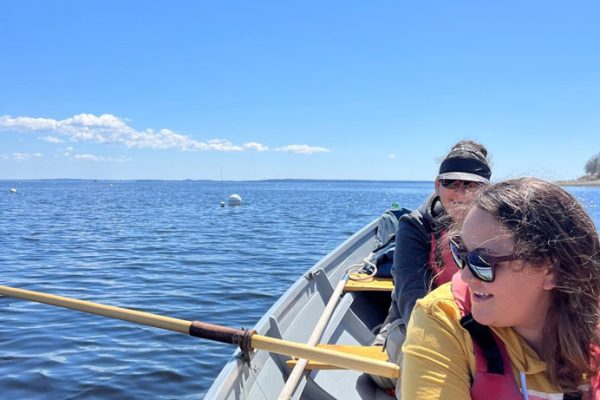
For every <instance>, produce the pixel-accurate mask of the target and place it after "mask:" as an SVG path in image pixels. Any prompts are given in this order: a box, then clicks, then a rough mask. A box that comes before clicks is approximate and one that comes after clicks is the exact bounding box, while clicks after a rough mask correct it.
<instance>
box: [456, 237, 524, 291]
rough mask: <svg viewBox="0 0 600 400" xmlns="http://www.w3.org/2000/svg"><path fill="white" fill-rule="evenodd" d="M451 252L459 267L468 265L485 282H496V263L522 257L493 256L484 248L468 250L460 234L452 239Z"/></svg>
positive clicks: (462, 267)
mask: <svg viewBox="0 0 600 400" xmlns="http://www.w3.org/2000/svg"><path fill="white" fill-rule="evenodd" d="M450 252H451V253H452V257H453V258H454V261H455V262H456V265H457V266H458V268H460V269H464V268H465V267H466V266H468V267H469V270H470V271H471V273H472V274H473V275H475V277H476V278H478V279H480V280H482V281H484V282H494V279H496V265H497V264H498V263H501V262H504V261H513V260H517V259H519V258H520V257H518V256H516V255H514V254H511V255H508V256H492V255H490V254H487V250H486V249H483V248H477V249H475V250H472V251H468V250H467V248H466V247H465V245H464V244H463V243H462V239H461V238H460V236H455V237H453V238H451V239H450Z"/></svg>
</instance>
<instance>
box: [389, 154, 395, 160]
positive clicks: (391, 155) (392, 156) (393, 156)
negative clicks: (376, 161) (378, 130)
mask: <svg viewBox="0 0 600 400" xmlns="http://www.w3.org/2000/svg"><path fill="white" fill-rule="evenodd" d="M388 158H389V159H390V160H395V159H396V155H395V154H390V155H388Z"/></svg>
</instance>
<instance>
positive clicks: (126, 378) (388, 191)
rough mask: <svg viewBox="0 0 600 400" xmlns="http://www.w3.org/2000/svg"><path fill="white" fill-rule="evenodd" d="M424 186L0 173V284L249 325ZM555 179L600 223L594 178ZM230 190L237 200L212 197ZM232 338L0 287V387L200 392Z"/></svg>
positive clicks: (60, 395)
mask: <svg viewBox="0 0 600 400" xmlns="http://www.w3.org/2000/svg"><path fill="white" fill-rule="evenodd" d="M11 188H15V189H16V193H13V192H11V191H10V189H11ZM432 189H433V184H432V183H431V182H392V181H384V182H380V181H296V180H294V181H257V182H223V183H220V182H212V181H91V180H89V181H87V180H83V181H79V180H44V181H0V284H1V285H7V286H14V287H18V288H23V289H29V290H37V291H43V292H48V293H52V294H57V295H62V296H67V297H74V298H77V299H83V300H89V301H94V302H99V303H104V304H108V305H114V306H120V307H126V308H132V309H136V310H141V311H147V312H151V313H157V314H160V315H165V316H170V317H174V318H180V319H184V320H190V321H191V320H200V321H204V322H209V323H214V324H220V325H225V326H231V327H235V328H239V327H247V328H248V327H251V326H252V325H254V323H256V322H257V321H258V319H259V318H260V317H261V316H262V315H263V314H264V313H265V312H266V311H267V310H268V308H269V307H270V306H271V305H272V304H273V303H274V302H275V301H276V300H277V299H278V298H279V296H281V294H282V293H283V292H285V291H286V290H287V288H288V287H289V286H290V285H291V284H292V283H293V282H295V281H296V280H297V279H298V278H299V277H300V276H301V275H302V274H303V273H304V272H305V271H306V270H307V269H309V268H310V267H311V266H312V265H314V264H315V263H316V262H317V261H318V260H319V259H321V258H322V257H323V256H325V255H326V254H327V253H329V252H330V251H331V250H333V249H334V248H335V247H336V246H337V245H339V244H340V243H341V242H343V241H344V240H345V239H347V238H348V237H349V236H350V235H352V234H353V233H354V232H356V231H357V230H358V229H360V228H361V227H363V226H364V225H365V224H367V223H368V222H370V221H372V220H373V219H374V218H376V217H377V216H379V215H380V214H381V213H382V212H383V211H385V209H387V208H389V207H390V206H391V204H392V203H393V202H397V203H398V204H400V205H401V206H403V207H407V208H415V207H417V206H418V205H419V204H420V203H421V202H422V201H423V200H424V199H425V198H426V197H427V195H428V194H429V193H430V192H431V191H432ZM567 190H569V191H570V192H571V193H573V194H574V195H575V196H576V197H577V198H578V199H579V200H580V201H581V202H582V203H583V204H584V206H585V207H586V209H587V211H588V212H589V213H590V215H592V218H593V219H594V221H595V223H596V226H600V189H598V188H581V187H570V188H567ZM232 193H237V194H239V195H240V196H241V197H242V199H243V204H242V206H241V207H229V206H225V207H220V202H221V201H223V200H225V201H226V197H227V196H228V195H230V194H232ZM224 197H225V199H224ZM234 350H235V349H234V348H233V347H231V346H227V345H224V344H219V343H214V342H210V341H207V340H203V339H197V338H192V337H189V336H186V335H182V334H177V333H174V332H169V331H163V330H160V329H156V328H150V327H144V326H140V325H135V324H131V323H128V322H124V321H118V320H111V319H107V318H103V317H98V316H93V315H87V314H83V313H80V312H76V311H70V310H65V309H60V308H55V307H51V306H46V305H41V304H35V303H31V302H27V301H22V300H16V299H11V298H5V297H0V398H2V399H200V398H203V397H204V394H205V393H206V391H207V389H208V388H209V387H210V385H211V383H212V381H213V380H214V378H215V377H216V376H217V374H218V373H219V371H220V369H221V368H222V367H223V366H224V364H225V363H226V362H227V361H228V360H229V359H230V357H231V355H232V353H233V351H234Z"/></svg>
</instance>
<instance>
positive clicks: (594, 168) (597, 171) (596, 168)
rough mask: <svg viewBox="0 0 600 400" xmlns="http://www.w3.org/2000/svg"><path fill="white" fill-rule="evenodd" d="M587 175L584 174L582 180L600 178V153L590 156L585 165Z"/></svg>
mask: <svg viewBox="0 0 600 400" xmlns="http://www.w3.org/2000/svg"><path fill="white" fill-rule="evenodd" d="M584 170H585V173H586V175H585V176H582V177H581V178H579V179H581V180H593V179H600V153H598V154H595V155H593V156H592V158H590V159H589V160H588V161H587V162H586V163H585V166H584Z"/></svg>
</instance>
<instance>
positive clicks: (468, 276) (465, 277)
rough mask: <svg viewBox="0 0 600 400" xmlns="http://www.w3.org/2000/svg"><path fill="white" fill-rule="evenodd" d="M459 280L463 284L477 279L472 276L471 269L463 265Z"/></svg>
mask: <svg viewBox="0 0 600 400" xmlns="http://www.w3.org/2000/svg"><path fill="white" fill-rule="evenodd" d="M460 279H461V280H462V281H463V282H465V283H469V282H473V281H475V280H477V278H476V277H475V275H473V273H472V272H471V268H470V267H469V266H468V265H465V267H464V268H463V269H461V270H460Z"/></svg>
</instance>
